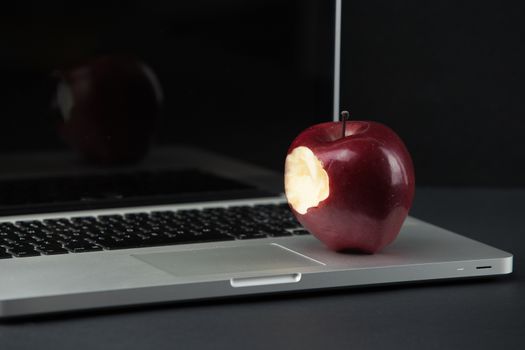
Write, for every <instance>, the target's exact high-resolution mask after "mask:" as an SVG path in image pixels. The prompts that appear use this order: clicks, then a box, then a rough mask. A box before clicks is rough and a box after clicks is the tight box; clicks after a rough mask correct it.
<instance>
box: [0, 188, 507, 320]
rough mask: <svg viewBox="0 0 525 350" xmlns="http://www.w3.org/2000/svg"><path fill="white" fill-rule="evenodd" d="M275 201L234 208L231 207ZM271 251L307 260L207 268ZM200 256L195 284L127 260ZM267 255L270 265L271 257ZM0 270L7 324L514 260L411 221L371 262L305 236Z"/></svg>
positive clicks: (31, 261) (463, 273) (76, 257)
mask: <svg viewBox="0 0 525 350" xmlns="http://www.w3.org/2000/svg"><path fill="white" fill-rule="evenodd" d="M282 200H283V199H282V198H280V199H279V198H275V199H264V200H250V201H231V202H229V203H228V204H231V205H238V204H255V203H270V202H279V201H282ZM224 204H225V203H224V202H220V203H213V202H211V203H206V204H200V205H199V204H196V205H193V206H189V205H181V206H162V207H160V206H157V207H146V208H137V209H139V210H140V211H144V210H156V209H160V208H171V209H178V208H189V207H196V208H202V207H206V206H210V207H212V206H217V205H224ZM132 211H133V210H130V209H125V210H106V211H96V212H91V213H92V214H100V213H110V212H111V213H126V212H132ZM75 214H79V213H75ZM41 217H45V216H41ZM275 244H277V245H278V246H279V249H284V250H289V251H291V253H290V254H297V255H298V256H300V257H304V258H301V259H299V260H297V261H296V262H297V263H295V262H294V263H285V264H283V265H281V266H278V267H276V266H275V265H271V264H270V265H268V264H264V263H261V264H260V265H252V266H251V267H250V268H248V269H240V270H237V271H233V272H227V271H225V270H224V269H220V270H219V271H218V270H217V268H216V267H214V266H213V262H214V259H215V258H216V257H217V254H215V253H214V252H216V250H215V248H223V249H232V248H235V249H239V248H238V247H246V250H245V252H250V251H260V249H261V247H267V246H268V245H275ZM280 247H282V248H280ZM264 249H266V248H263V250H264ZM197 250H198V251H200V252H201V253H199V255H200V257H201V258H202V259H203V260H206V261H207V262H208V263H209V264H210V269H209V273H207V272H206V271H205V268H206V267H205V265H200V266H199V269H200V270H199V273H198V274H196V275H194V276H191V275H189V274H186V273H184V274H180V275H177V273H173V271H171V272H166V271H165V270H163V269H162V268H159V266H157V267H155V266H153V265H152V264H151V263H145V262H144V261H141V260H140V259H137V258H136V257H134V256H142V257H144V256H148V255H150V254H155V253H169V254H170V256H171V254H177V252H180V254H182V255H181V256H180V257H177V255H173V257H174V259H175V260H177V261H178V263H179V264H180V263H182V262H183V259H181V257H188V252H190V251H197ZM203 250H204V251H208V252H210V253H211V254H210V255H209V256H208V255H206V252H205V253H202V251H203ZM212 252H213V253H212ZM272 253H273V254H274V255H273V258H275V257H276V256H275V251H273V252H272ZM214 255H215V257H214ZM277 255H279V259H281V257H285V259H286V260H287V261H288V259H290V257H292V256H293V255H286V256H285V255H281V251H279V253H277ZM150 256H151V255H150ZM271 258H272V254H270V257H269V259H271ZM257 259H261V257H258V258H257ZM292 260H293V259H292ZM294 261H295V260H294ZM288 262H289V261H288ZM312 262H315V263H312ZM188 263H191V262H190V261H189V262H188ZM257 266H259V267H257ZM268 266H272V267H271V268H269V267H268ZM480 267H481V268H480ZM0 271H1V276H2V283H1V284H0V317H9V316H20V315H27V314H36V313H45V312H54V311H70V310H80V309H92V308H100V307H110V306H123V305H135V304H143V303H158V302H168V301H179V300H191V299H201V298H214V297H225V296H237V295H248V294H258V293H273V292H281V291H297V290H308V289H319V288H332V287H347V286H359V285H370V284H378V283H381V284H383V283H396V282H408V281H420V280H435V279H444V278H462V277H473V276H488V275H498V274H506V273H510V272H511V271H512V255H511V254H509V253H506V252H504V251H501V250H499V249H496V248H493V247H490V246H487V245H485V244H482V243H479V242H476V241H473V240H470V239H468V238H466V237H463V236H460V235H457V234H454V233H452V232H449V231H446V230H443V229H441V228H438V227H435V226H433V225H430V224H428V223H424V222H422V221H419V220H417V219H413V218H410V217H409V218H408V219H407V221H406V222H405V225H404V226H403V228H402V231H401V233H400V235H399V237H398V238H397V239H396V241H395V242H394V243H393V244H391V245H390V246H388V247H386V248H385V249H384V250H383V251H381V252H380V253H377V254H374V255H366V254H346V253H334V252H332V251H329V250H328V249H326V248H325V247H324V246H323V244H322V243H320V242H319V241H318V240H317V239H315V238H314V237H312V236H293V237H282V238H271V239H270V238H266V239H255V240H246V241H227V242H215V243H205V244H203V243H201V244H188V245H178V246H164V247H154V248H140V249H127V250H118V251H102V252H92V253H81V254H80V253H78V254H65V255H56V256H38V257H30V258H13V259H6V260H1V261H0Z"/></svg>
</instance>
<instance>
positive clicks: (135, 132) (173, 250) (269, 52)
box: [0, 0, 512, 317]
mask: <svg viewBox="0 0 525 350" xmlns="http://www.w3.org/2000/svg"><path fill="white" fill-rule="evenodd" d="M78 6H79V5H78V4H74V5H73V4H69V3H67V2H60V1H46V2H45V4H44V3H41V2H34V4H27V3H26V2H24V5H23V8H22V7H21V8H16V5H14V6H13V8H11V9H9V10H6V11H3V13H2V15H1V16H2V21H0V23H2V24H1V25H2V26H4V27H5V28H4V30H3V31H2V33H3V34H1V35H2V36H3V39H4V40H3V42H4V43H5V44H4V47H6V48H8V49H7V50H4V51H2V54H1V57H0V59H1V60H2V65H1V66H0V67H1V68H0V69H1V70H2V88H1V89H2V91H1V92H2V94H1V95H0V102H1V104H0V105H1V106H2V118H1V121H0V132H1V133H2V138H1V139H0V160H1V162H2V163H1V164H2V167H1V169H0V189H1V190H0V214H1V217H0V277H1V281H2V283H0V317H15V316H23V315H33V314H41V313H48V312H60V311H71V310H85V309H95V308H107V307H116V306H126V305H137V304H148V303H163V302H172V301H180V300H195V299H204V298H216V297H228V296H240V295H251V294H261V293H276V292H285V291H299V290H314V289H321V288H334V287H349V286H360V285H371V284H386V283H397V282H409V281H424V280H438V279H449V278H464V277H475V276H488V275H499V274H507V273H510V272H511V271H512V255H511V254H509V253H507V252H504V251H501V250H498V249H496V248H493V247H490V246H487V245H485V244H482V243H480V242H476V241H473V240H471V239H468V238H465V237H462V236H460V235H457V234H455V233H452V232H450V231H447V230H444V229H441V228H439V227H436V226H433V225H430V224H428V223H425V222H422V221H420V220H417V219H414V218H411V217H409V218H408V219H407V220H406V222H405V224H404V226H403V228H402V231H401V233H400V235H399V237H398V238H397V239H396V241H395V242H394V243H393V244H391V245H390V246H388V247H386V248H385V249H384V250H382V251H381V252H379V253H377V254H374V255H366V254H350V253H335V252H332V251H329V250H328V249H327V248H325V247H324V246H323V244H322V243H320V242H319V241H318V240H316V239H315V238H313V237H312V236H311V235H310V234H309V233H308V232H307V231H305V230H304V229H302V228H301V227H300V226H299V225H298V223H297V221H295V219H294V218H293V216H292V214H291V213H290V211H289V209H288V207H287V204H286V200H285V198H284V196H283V194H282V192H283V191H282V186H283V179H282V166H283V163H284V158H285V153H286V150H287V147H288V144H289V142H291V140H292V139H293V138H294V137H295V135H297V133H298V132H300V131H301V130H302V129H304V128H305V127H307V126H308V125H311V124H314V123H317V122H321V121H326V120H330V119H334V120H335V119H336V118H337V114H338V112H339V67H340V63H339V57H340V42H341V39H340V28H341V1H340V0H338V1H324V0H310V1H299V2H296V1H287V0H284V1H283V0H275V1H268V0H265V1H221V2H215V1H202V0H199V1H192V2H183V3H180V2H173V1H165V2H150V1H138V2H134V3H133V4H126V5H123V4H122V3H121V2H118V4H117V2H113V1H107V0H106V1H104V2H103V4H100V5H97V4H94V3H90V7H88V8H79V7H78ZM122 6H124V7H122Z"/></svg>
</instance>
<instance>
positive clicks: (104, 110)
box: [55, 55, 162, 165]
mask: <svg viewBox="0 0 525 350" xmlns="http://www.w3.org/2000/svg"><path fill="white" fill-rule="evenodd" d="M55 75H56V78H57V80H58V81H57V97H56V103H55V104H56V105H57V107H58V108H57V110H58V111H59V112H60V114H61V118H60V122H59V123H58V132H59V134H60V135H61V136H62V137H63V139H64V140H65V141H66V142H67V143H68V144H69V145H70V146H71V147H72V148H73V149H74V150H76V151H77V152H78V153H79V154H80V155H81V156H82V157H83V158H85V159H87V160H88V161H90V162H93V163H98V164H104V165H106V164H127V163H135V162H138V161H140V160H141V159H142V158H144V156H145V155H146V154H147V152H148V150H149V147H150V141H151V139H152V135H153V134H154V131H155V128H156V124H157V119H158V118H159V116H160V111H161V102H162V101H161V99H162V96H161V91H160V85H159V82H158V80H157V79H156V76H155V75H154V73H153V71H152V70H151V68H149V67H148V66H146V65H145V64H144V63H142V62H140V61H139V60H137V59H134V58H132V57H124V56H112V55H107V56H97V57H92V58H90V59H87V60H85V61H83V62H81V63H79V64H76V65H74V66H72V67H69V68H67V69H63V70H61V71H59V72H56V73H55Z"/></svg>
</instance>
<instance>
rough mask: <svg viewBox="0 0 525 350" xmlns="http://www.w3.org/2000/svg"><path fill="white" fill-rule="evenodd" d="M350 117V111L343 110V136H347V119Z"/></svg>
mask: <svg viewBox="0 0 525 350" xmlns="http://www.w3.org/2000/svg"><path fill="white" fill-rule="evenodd" d="M349 118H350V113H349V112H348V111H342V112H341V121H342V122H343V134H342V136H341V138H344V137H345V134H346V121H347V120H348V119H349Z"/></svg>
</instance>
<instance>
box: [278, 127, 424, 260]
mask: <svg viewBox="0 0 525 350" xmlns="http://www.w3.org/2000/svg"><path fill="white" fill-rule="evenodd" d="M346 131H347V132H346V136H345V137H344V138H342V125H341V122H329V123H323V124H318V125H314V126H312V127H310V128H308V129H306V130H304V131H303V132H302V133H301V134H300V135H299V136H298V137H297V138H296V139H295V140H294V141H293V142H292V144H291V146H290V148H289V150H288V153H290V152H291V151H292V150H293V149H295V148H296V147H299V146H305V147H308V148H310V149H311V150H312V152H313V153H314V154H315V155H316V156H317V158H318V159H319V160H320V161H321V163H322V165H323V168H324V169H325V171H326V172H327V173H328V177H329V189H330V193H329V196H328V198H326V199H325V200H324V201H322V202H320V203H319V204H318V206H316V207H311V208H309V209H308V211H307V212H306V213H305V214H304V215H301V214H300V213H298V212H296V211H295V210H294V209H293V208H291V209H292V211H293V212H294V214H295V216H296V217H297V219H298V220H299V222H300V223H301V224H302V225H303V226H304V227H305V228H306V229H307V230H309V231H310V232H311V233H312V234H313V235H314V236H316V237H317V238H318V239H319V240H321V241H322V242H324V243H325V244H326V246H327V247H328V248H330V249H332V250H335V251H344V250H355V251H361V252H366V253H375V252H377V251H379V250H381V249H382V248H383V247H385V246H386V245H388V244H389V243H391V242H392V241H393V240H394V239H395V238H396V237H397V235H398V233H399V231H400V229H401V226H402V224H403V222H404V220H405V218H406V217H407V215H408V212H409V210H410V207H411V205H412V200H413V198H414V191H415V177H414V167H413V164H412V159H411V157H410V154H409V153H408V151H407V149H406V147H405V145H404V144H403V142H402V140H401V139H400V138H399V137H398V136H397V135H396V133H395V132H394V131H392V130H391V129H390V128H388V127H386V126H385V125H383V124H380V123H376V122H371V121H351V122H347V128H346Z"/></svg>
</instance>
